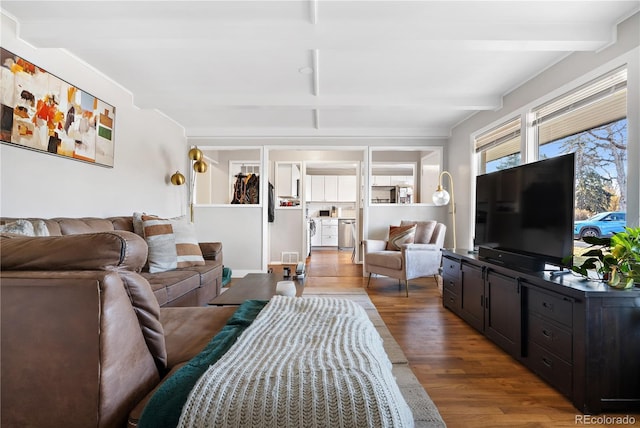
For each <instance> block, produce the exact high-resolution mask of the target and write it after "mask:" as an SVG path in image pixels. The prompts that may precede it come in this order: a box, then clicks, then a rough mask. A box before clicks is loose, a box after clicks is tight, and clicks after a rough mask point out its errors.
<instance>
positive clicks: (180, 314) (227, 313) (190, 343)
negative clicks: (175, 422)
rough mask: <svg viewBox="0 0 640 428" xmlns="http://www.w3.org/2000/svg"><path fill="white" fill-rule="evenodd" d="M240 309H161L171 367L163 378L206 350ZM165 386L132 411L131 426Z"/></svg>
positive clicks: (169, 375)
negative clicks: (153, 396) (151, 399)
mask: <svg viewBox="0 0 640 428" xmlns="http://www.w3.org/2000/svg"><path fill="white" fill-rule="evenodd" d="M236 309H237V307H234V306H207V307H202V308H198V309H197V310H193V308H161V309H160V320H161V322H162V325H163V327H164V331H165V336H166V344H167V355H168V367H169V368H170V369H171V371H170V372H169V373H168V374H167V375H166V376H165V378H164V379H163V381H164V380H166V379H168V378H169V377H171V375H173V374H174V373H175V372H176V371H177V370H179V369H180V367H182V366H183V365H184V364H185V363H186V362H187V361H189V360H190V359H191V358H193V357H195V356H196V355H197V354H198V353H199V352H200V351H202V350H203V349H204V347H205V346H206V345H207V343H209V341H210V340H211V339H212V338H213V337H214V336H215V335H216V334H218V332H220V330H221V329H222V327H224V325H225V324H226V322H227V320H228V319H229V318H230V317H231V315H233V313H234V312H235V311H236ZM161 385H162V382H161V383H160V384H159V385H158V386H156V388H154V390H153V391H151V392H150V393H149V394H148V395H147V396H146V397H145V398H144V399H143V400H142V401H141V402H140V403H138V405H137V406H136V407H135V408H134V409H133V410H132V411H131V413H130V414H129V425H128V426H129V427H136V426H138V421H139V420H140V416H141V415H142V411H143V410H144V406H145V405H146V404H147V402H148V401H149V399H150V398H151V396H152V395H153V393H154V392H155V391H156V390H157V389H158V388H159V387H160V386H161Z"/></svg>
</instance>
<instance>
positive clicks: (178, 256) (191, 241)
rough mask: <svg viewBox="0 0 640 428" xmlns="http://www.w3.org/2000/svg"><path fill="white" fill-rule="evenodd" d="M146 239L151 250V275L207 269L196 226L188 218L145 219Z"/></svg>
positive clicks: (147, 217)
mask: <svg viewBox="0 0 640 428" xmlns="http://www.w3.org/2000/svg"><path fill="white" fill-rule="evenodd" d="M142 224H143V231H144V238H145V240H146V241H147V245H148V246H149V272H152V273H154V272H163V271H166V270H171V269H175V268H182V267H189V266H198V265H204V264H205V262H204V257H203V256H202V251H201V250H200V245H199V244H198V238H197V237H196V231H195V225H194V224H193V223H191V222H189V221H188V220H187V219H186V217H184V216H183V217H177V218H169V219H164V218H159V217H155V216H147V215H143V216H142Z"/></svg>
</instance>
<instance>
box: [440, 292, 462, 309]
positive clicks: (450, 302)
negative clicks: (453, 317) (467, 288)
mask: <svg viewBox="0 0 640 428" xmlns="http://www.w3.org/2000/svg"><path fill="white" fill-rule="evenodd" d="M442 306H444V307H445V308H449V309H451V310H452V311H453V312H455V313H459V312H460V297H459V295H457V294H454V293H452V292H451V291H449V290H448V289H445V290H444V292H443V293H442Z"/></svg>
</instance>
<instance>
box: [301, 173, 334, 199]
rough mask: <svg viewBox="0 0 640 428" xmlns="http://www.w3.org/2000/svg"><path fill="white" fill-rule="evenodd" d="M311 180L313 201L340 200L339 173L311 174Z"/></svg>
mask: <svg viewBox="0 0 640 428" xmlns="http://www.w3.org/2000/svg"><path fill="white" fill-rule="evenodd" d="M307 178H310V179H311V180H310V181H311V192H310V193H311V197H310V199H308V200H310V201H312V202H335V201H337V200H338V176H337V175H309V176H307Z"/></svg>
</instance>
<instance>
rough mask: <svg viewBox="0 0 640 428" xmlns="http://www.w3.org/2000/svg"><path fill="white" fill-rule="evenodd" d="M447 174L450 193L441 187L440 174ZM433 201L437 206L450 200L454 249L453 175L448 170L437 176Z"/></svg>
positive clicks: (454, 204)
mask: <svg viewBox="0 0 640 428" xmlns="http://www.w3.org/2000/svg"><path fill="white" fill-rule="evenodd" d="M445 174H446V175H447V176H448V177H449V183H450V184H451V195H449V192H447V191H446V190H445V189H444V188H443V187H442V176H443V175H445ZM432 199H433V203H434V204H436V205H437V206H439V207H440V206H443V205H448V204H449V200H451V216H452V220H453V249H454V250H455V249H456V203H455V199H454V194H453V177H451V174H450V173H449V171H442V172H441V173H440V176H439V177H438V188H437V189H436V191H435V192H434V193H433V198H432Z"/></svg>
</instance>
